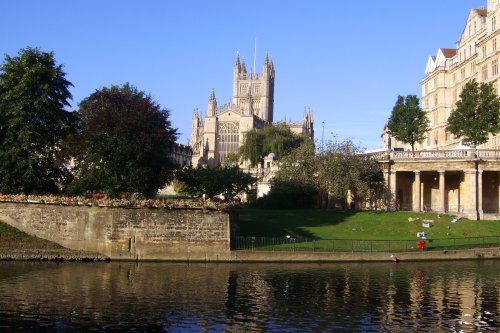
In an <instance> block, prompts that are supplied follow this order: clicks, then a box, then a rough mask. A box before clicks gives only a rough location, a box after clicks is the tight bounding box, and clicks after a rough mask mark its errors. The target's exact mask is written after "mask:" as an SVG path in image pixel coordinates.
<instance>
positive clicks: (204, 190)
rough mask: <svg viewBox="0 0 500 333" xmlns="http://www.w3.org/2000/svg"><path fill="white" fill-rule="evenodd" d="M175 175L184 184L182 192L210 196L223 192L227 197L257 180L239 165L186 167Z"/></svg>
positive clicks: (245, 188) (243, 189)
mask: <svg viewBox="0 0 500 333" xmlns="http://www.w3.org/2000/svg"><path fill="white" fill-rule="evenodd" d="M175 177H176V179H177V180H178V181H179V182H180V183H181V184H182V185H181V187H180V192H181V193H185V194H189V195H192V196H201V195H203V194H206V195H207V196H208V197H213V196H216V195H218V194H223V195H224V196H225V197H226V198H227V199H231V198H234V196H235V195H237V194H238V193H240V192H242V191H246V190H247V189H248V187H249V186H250V185H251V184H253V183H254V182H255V178H253V177H252V176H251V175H249V174H247V173H245V172H243V171H242V170H241V169H239V168H238V167H237V166H220V167H217V168H208V167H198V168H197V169H193V168H185V169H182V170H178V171H177V172H176V175H175Z"/></svg>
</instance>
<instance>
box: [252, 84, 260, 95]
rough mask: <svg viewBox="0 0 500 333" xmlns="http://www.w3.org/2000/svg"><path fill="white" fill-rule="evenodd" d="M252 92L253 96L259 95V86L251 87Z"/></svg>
mask: <svg viewBox="0 0 500 333" xmlns="http://www.w3.org/2000/svg"><path fill="white" fill-rule="evenodd" d="M253 92H254V93H255V94H260V85H255V86H253Z"/></svg>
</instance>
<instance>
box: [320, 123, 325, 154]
mask: <svg viewBox="0 0 500 333" xmlns="http://www.w3.org/2000/svg"><path fill="white" fill-rule="evenodd" d="M321 126H322V129H321V152H323V143H324V139H325V122H324V121H322V122H321Z"/></svg>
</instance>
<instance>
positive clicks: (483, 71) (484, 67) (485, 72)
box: [482, 65, 488, 81]
mask: <svg viewBox="0 0 500 333" xmlns="http://www.w3.org/2000/svg"><path fill="white" fill-rule="evenodd" d="M482 77H483V81H486V80H488V65H484V66H483V69H482Z"/></svg>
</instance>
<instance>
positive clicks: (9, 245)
mask: <svg viewBox="0 0 500 333" xmlns="http://www.w3.org/2000/svg"><path fill="white" fill-rule="evenodd" d="M0 260H37V261H64V260H66V261H108V260H109V258H108V257H107V256H105V255H102V254H100V253H96V252H88V251H75V250H71V249H67V248H65V247H63V246H61V245H59V244H57V243H54V242H49V241H47V240H45V239H41V238H38V237H33V236H30V235H28V234H26V233H24V232H22V231H20V230H18V229H16V228H13V227H11V226H9V225H7V224H5V223H2V222H0Z"/></svg>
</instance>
